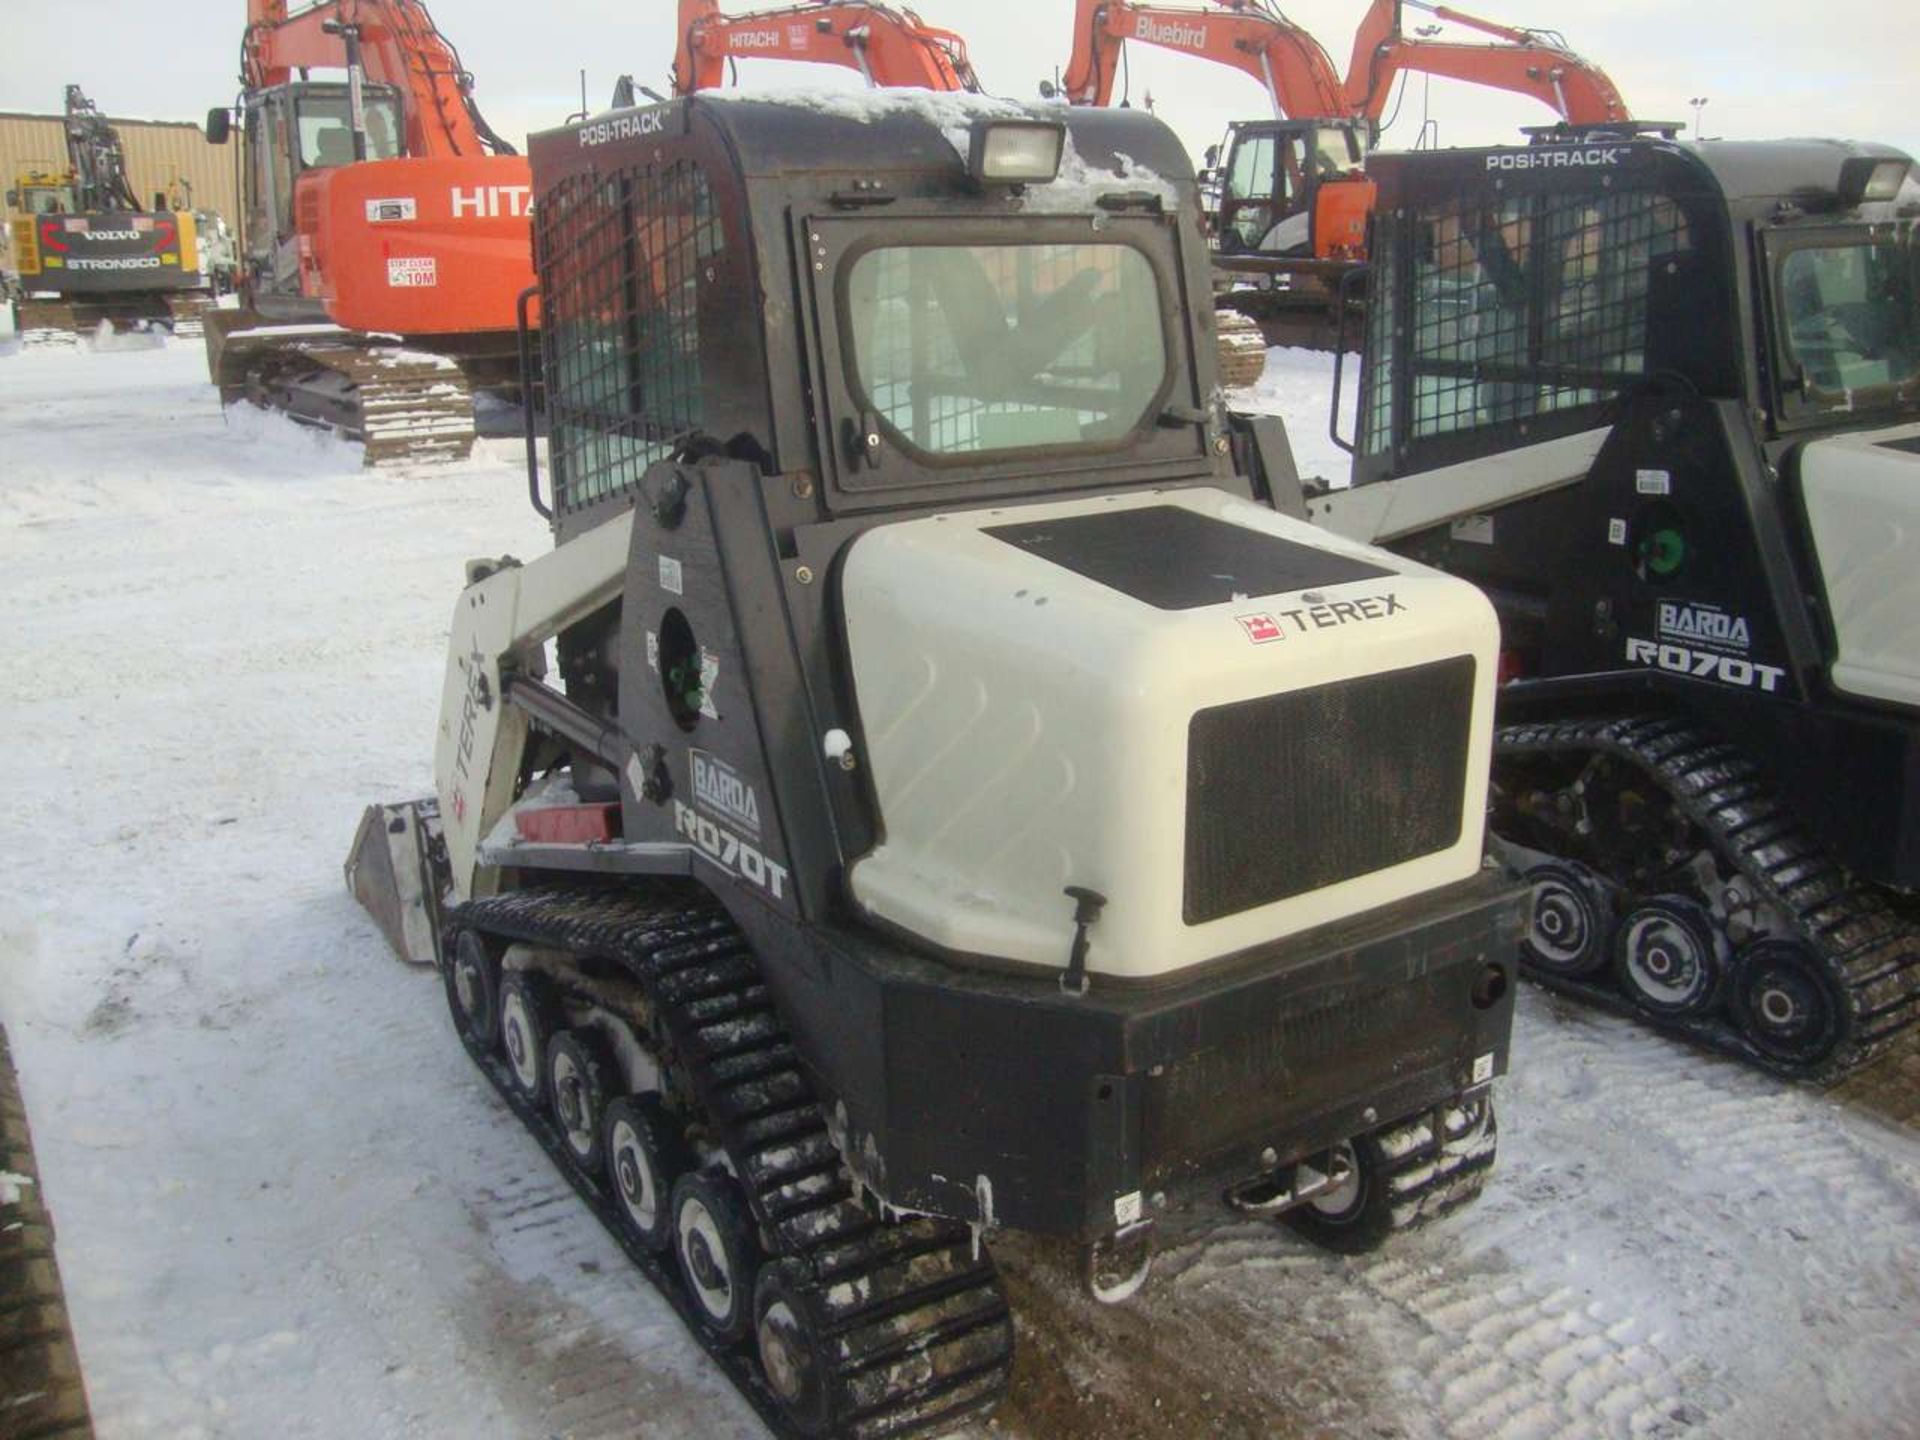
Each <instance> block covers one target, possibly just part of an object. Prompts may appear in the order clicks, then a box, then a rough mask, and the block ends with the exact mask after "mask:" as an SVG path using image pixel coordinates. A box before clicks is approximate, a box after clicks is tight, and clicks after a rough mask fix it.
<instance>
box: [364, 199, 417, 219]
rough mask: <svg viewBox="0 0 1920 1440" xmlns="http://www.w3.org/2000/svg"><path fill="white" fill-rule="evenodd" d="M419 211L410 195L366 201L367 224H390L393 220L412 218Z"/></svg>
mask: <svg viewBox="0 0 1920 1440" xmlns="http://www.w3.org/2000/svg"><path fill="white" fill-rule="evenodd" d="M419 213H420V212H419V207H418V206H417V205H415V204H414V203H413V197H412V196H411V195H403V196H401V197H399V198H398V199H395V200H369V201H367V223H368V224H369V225H391V224H393V223H394V222H395V221H400V220H412V219H415V218H416V217H417V216H418V215H419Z"/></svg>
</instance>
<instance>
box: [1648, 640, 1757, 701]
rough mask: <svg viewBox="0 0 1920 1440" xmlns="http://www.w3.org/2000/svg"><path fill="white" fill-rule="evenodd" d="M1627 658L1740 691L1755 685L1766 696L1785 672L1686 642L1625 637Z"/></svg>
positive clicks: (1751, 688)
mask: <svg viewBox="0 0 1920 1440" xmlns="http://www.w3.org/2000/svg"><path fill="white" fill-rule="evenodd" d="M1627 661H1628V663H1629V664H1632V665H1651V666H1655V667H1657V668H1659V669H1661V670H1665V671H1667V672H1668V673H1670V674H1674V675H1688V676H1692V677H1693V678H1694V679H1696V680H1717V681H1719V682H1720V683H1721V684H1722V685H1735V686H1738V687H1739V688H1740V689H1743V690H1753V689H1756V688H1757V689H1759V690H1762V691H1764V692H1766V693H1767V694H1769V695H1771V694H1773V693H1774V692H1775V691H1776V690H1778V689H1779V688H1780V682H1781V680H1783V679H1785V678H1786V673H1787V672H1786V671H1785V670H1782V669H1781V668H1780V667H1779V666H1778V665H1758V664H1755V663H1754V662H1753V661H1751V660H1748V659H1745V658H1743V657H1741V656H1739V655H1716V654H1714V653H1713V651H1711V650H1695V649H1693V648H1692V647H1691V646H1688V645H1663V644H1656V643H1655V642H1654V641H1652V640H1636V639H1632V638H1629V639H1628V640H1627Z"/></svg>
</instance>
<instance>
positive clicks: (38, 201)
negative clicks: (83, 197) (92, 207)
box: [7, 170, 80, 215]
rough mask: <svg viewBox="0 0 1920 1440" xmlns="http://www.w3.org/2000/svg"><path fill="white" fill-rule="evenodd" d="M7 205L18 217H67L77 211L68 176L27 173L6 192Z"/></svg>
mask: <svg viewBox="0 0 1920 1440" xmlns="http://www.w3.org/2000/svg"><path fill="white" fill-rule="evenodd" d="M7 204H8V205H9V206H11V207H12V208H13V209H15V210H17V211H19V212H20V213H21V214H22V215H71V214H73V213H74V212H75V211H77V210H78V209H79V208H80V207H79V205H78V204H77V203H75V200H74V195H73V177H72V175H71V174H67V175H59V174H49V173H47V172H45V171H41V170H27V171H24V172H22V173H21V175H20V177H19V178H18V180H16V181H15V184H14V188H13V189H11V190H9V191H8V192H7Z"/></svg>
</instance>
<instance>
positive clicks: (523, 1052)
mask: <svg viewBox="0 0 1920 1440" xmlns="http://www.w3.org/2000/svg"><path fill="white" fill-rule="evenodd" d="M555 1010H556V1006H555V1004H554V1001H553V996H552V992H551V991H550V990H549V989H548V987H547V982H546V981H545V980H544V979H543V978H542V977H541V976H538V975H531V974H528V973H527V972H526V971H524V970H516V971H514V972H513V973H512V974H510V975H508V976H507V977H506V979H505V980H503V981H501V983H500V1044H501V1047H502V1048H503V1049H504V1050H505V1051H506V1052H507V1073H508V1075H509V1076H511V1077H512V1080H513V1088H514V1089H515V1090H517V1091H518V1092H519V1093H520V1096H521V1098H522V1099H524V1100H526V1101H528V1102H529V1103H530V1104H534V1105H540V1104H544V1103H545V1102H546V1098H547V1043H548V1041H549V1040H550V1039H551V1038H552V1036H553V1032H554V1028H555V1026H554V1013H555Z"/></svg>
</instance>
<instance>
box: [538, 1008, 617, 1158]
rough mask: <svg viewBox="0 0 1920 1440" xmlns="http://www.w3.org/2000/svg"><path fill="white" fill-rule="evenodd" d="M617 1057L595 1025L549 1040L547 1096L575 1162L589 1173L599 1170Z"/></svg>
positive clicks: (567, 1032)
mask: <svg viewBox="0 0 1920 1440" xmlns="http://www.w3.org/2000/svg"><path fill="white" fill-rule="evenodd" d="M617 1073H618V1072H617V1071H616V1070H615V1069H614V1064H613V1057H612V1056H611V1055H609V1054H608V1053H607V1047H606V1045H605V1044H604V1043H603V1042H602V1041H601V1039H600V1037H599V1036H598V1035H597V1034H595V1033H594V1032H593V1031H591V1030H562V1031H561V1032H560V1033H559V1034H558V1035H555V1036H554V1037H553V1039H552V1040H551V1041H549V1042H548V1044H547V1096H548V1103H549V1104H551V1105H552V1107H553V1118H554V1119H555V1120H557V1121H559V1122H560V1135H561V1138H563V1139H564V1140H565V1141H566V1142H567V1153H568V1154H569V1155H571V1156H573V1163H574V1164H576V1165H578V1166H579V1167H580V1168H581V1169H582V1170H584V1171H586V1172H587V1174H589V1175H597V1174H599V1173H600V1163H601V1158H602V1156H603V1155H604V1154H605V1148H604V1142H605V1132H606V1119H607V1101H608V1100H609V1099H610V1098H611V1097H612V1095H613V1079H614V1076H615V1075H616V1074H617Z"/></svg>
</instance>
